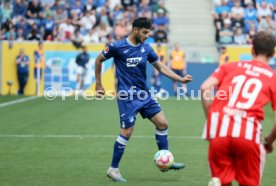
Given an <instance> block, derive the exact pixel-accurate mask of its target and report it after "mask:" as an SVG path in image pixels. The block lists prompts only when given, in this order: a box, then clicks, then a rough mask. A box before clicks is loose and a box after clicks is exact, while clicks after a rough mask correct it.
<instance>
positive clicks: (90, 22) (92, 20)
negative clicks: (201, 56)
mask: <svg viewBox="0 0 276 186" xmlns="http://www.w3.org/2000/svg"><path fill="white" fill-rule="evenodd" d="M79 25H80V27H81V29H80V30H81V32H82V34H86V33H88V32H89V30H91V29H92V28H93V27H94V26H95V25H96V15H95V12H94V11H86V12H84V16H83V17H82V18H81V19H80V21H79Z"/></svg>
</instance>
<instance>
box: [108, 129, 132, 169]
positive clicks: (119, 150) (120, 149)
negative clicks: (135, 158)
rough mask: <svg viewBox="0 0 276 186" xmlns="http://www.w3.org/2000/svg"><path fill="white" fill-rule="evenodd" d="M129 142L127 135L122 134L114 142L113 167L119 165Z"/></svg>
mask: <svg viewBox="0 0 276 186" xmlns="http://www.w3.org/2000/svg"><path fill="white" fill-rule="evenodd" d="M127 142H128V138H127V137H125V136H123V135H121V134H120V135H119V136H118V137H117V140H116V141H115V144H114V151H113V157H112V163H111V167H113V168H118V167H119V162H120V160H121V158H122V156H123V154H124V151H125V147H126V144H127Z"/></svg>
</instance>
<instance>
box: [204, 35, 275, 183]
mask: <svg viewBox="0 0 276 186" xmlns="http://www.w3.org/2000/svg"><path fill="white" fill-rule="evenodd" d="M275 45H276V40H275V38H274V37H273V36H272V35H271V34H270V33H268V32H264V31H263V32H259V33H258V34H257V35H256V36H255V37H254V39H253V47H252V55H253V60H252V61H244V62H242V61H241V62H237V63H229V64H226V65H222V66H220V67H219V68H218V69H217V70H216V71H215V72H214V73H213V74H212V75H211V76H210V77H209V78H208V79H207V80H206V81H205V82H204V83H203V84H202V87H201V90H202V92H201V93H202V105H203V109H204V111H205V114H206V117H207V121H206V125H205V128H204V132H203V137H204V138H206V139H207V140H209V142H210V145H209V154H208V160H209V165H210V169H211V176H212V177H218V178H219V179H220V180H221V183H222V185H224V186H227V185H231V184H232V183H231V182H232V181H233V180H234V179H236V180H237V181H238V182H239V184H240V185H248V186H249V185H250V186H253V185H254V186H256V185H260V181H261V175H262V172H263V168H264V162H265V155H266V152H268V153H269V152H272V150H273V147H272V143H273V141H274V140H275V138H276V74H275V72H274V71H273V70H272V69H271V68H270V67H269V66H268V62H269V59H270V58H271V57H273V56H274V49H275ZM212 89H215V90H217V92H216V95H215V98H214V100H213V99H212V93H211V90H212ZM212 100H213V101H212ZM269 102H271V104H272V109H273V111H274V115H275V124H274V127H273V129H272V130H271V133H270V134H269V135H268V136H267V137H266V138H265V145H263V144H262V121H263V120H264V112H263V108H264V106H265V105H266V104H267V103H269ZM264 147H265V148H264Z"/></svg>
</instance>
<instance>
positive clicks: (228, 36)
mask: <svg viewBox="0 0 276 186" xmlns="http://www.w3.org/2000/svg"><path fill="white" fill-rule="evenodd" d="M223 23H224V26H223V29H222V30H221V31H220V32H219V42H220V43H221V44H232V43H233V31H232V30H231V20H230V19H225V20H224V21H223Z"/></svg>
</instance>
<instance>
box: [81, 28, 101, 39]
mask: <svg viewBox="0 0 276 186" xmlns="http://www.w3.org/2000/svg"><path fill="white" fill-rule="evenodd" d="M83 42H84V43H99V36H98V33H97V30H96V28H93V29H91V30H89V32H88V33H87V34H85V35H84V37H83Z"/></svg>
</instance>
